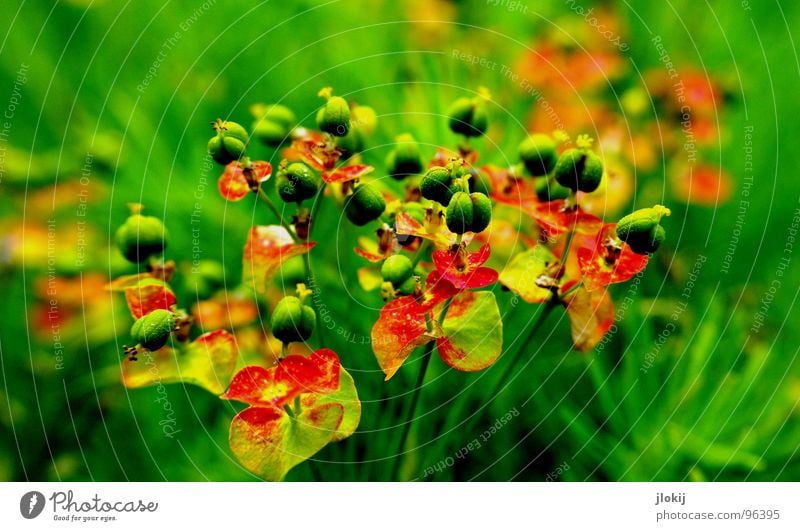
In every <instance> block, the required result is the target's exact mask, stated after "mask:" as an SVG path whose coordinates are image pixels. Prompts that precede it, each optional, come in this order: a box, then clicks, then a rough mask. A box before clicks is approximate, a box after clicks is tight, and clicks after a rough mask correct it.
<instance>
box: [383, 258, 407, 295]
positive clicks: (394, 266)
mask: <svg viewBox="0 0 800 531" xmlns="http://www.w3.org/2000/svg"><path fill="white" fill-rule="evenodd" d="M412 273H414V264H412V263H411V260H410V259H409V258H408V257H407V256H405V255H402V254H395V255H392V256H390V257H389V258H387V259H386V260H384V262H383V265H381V275H383V280H385V281H387V282H391V283H392V285H393V286H395V287H398V286H400V285H401V284H402V283H403V282H405V281H406V280H408V278H409V277H410V276H411V275H412Z"/></svg>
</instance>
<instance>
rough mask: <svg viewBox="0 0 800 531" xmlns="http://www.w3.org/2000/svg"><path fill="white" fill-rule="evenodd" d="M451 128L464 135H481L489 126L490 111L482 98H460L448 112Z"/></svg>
mask: <svg viewBox="0 0 800 531" xmlns="http://www.w3.org/2000/svg"><path fill="white" fill-rule="evenodd" d="M447 115H448V125H449V126H450V130H451V131H453V132H454V133H456V134H459V135H464V136H481V135H482V134H483V133H485V132H486V129H487V128H488V127H489V113H488V112H487V110H486V102H485V101H484V100H483V99H482V98H474V99H470V98H459V99H457V100H456V101H455V102H454V103H453V104H452V105H451V106H450V109H449V110H448V112H447Z"/></svg>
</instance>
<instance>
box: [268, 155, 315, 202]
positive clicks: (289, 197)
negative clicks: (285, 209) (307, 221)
mask: <svg viewBox="0 0 800 531" xmlns="http://www.w3.org/2000/svg"><path fill="white" fill-rule="evenodd" d="M275 186H276V187H277V188H278V195H279V196H281V199H283V200H284V201H286V202H287V203H300V202H302V201H305V200H306V199H311V198H312V197H314V196H315V195H317V189H318V187H319V176H318V175H317V174H316V173H315V172H314V171H312V170H311V168H309V167H308V166H306V165H305V164H303V163H302V162H292V163H290V164H288V165H286V167H282V168H281V169H280V170H278V174H277V176H276V177H275Z"/></svg>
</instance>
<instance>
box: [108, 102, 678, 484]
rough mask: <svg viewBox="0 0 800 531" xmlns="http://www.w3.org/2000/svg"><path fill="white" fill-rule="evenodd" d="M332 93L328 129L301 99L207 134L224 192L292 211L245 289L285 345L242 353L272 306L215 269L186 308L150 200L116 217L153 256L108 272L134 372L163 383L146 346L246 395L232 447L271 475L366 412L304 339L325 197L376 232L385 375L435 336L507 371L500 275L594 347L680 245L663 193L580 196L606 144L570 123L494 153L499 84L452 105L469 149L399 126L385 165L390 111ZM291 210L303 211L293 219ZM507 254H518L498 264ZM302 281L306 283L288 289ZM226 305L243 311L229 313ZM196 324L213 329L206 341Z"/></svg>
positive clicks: (325, 354)
mask: <svg viewBox="0 0 800 531" xmlns="http://www.w3.org/2000/svg"><path fill="white" fill-rule="evenodd" d="M320 96H321V97H322V98H323V100H324V102H323V104H322V105H321V106H320V108H319V109H318V111H317V114H316V124H317V129H318V130H310V129H307V128H303V127H300V126H299V125H298V124H297V123H295V114H294V113H293V112H292V111H291V110H290V109H287V108H286V107H283V106H281V105H256V106H254V107H253V108H252V110H253V113H254V115H255V120H256V121H255V123H254V125H253V127H252V129H251V131H252V133H251V132H248V130H247V129H246V128H245V127H243V126H241V125H240V124H238V123H235V122H232V121H223V120H217V121H215V122H214V124H213V127H214V136H213V137H212V138H211V140H210V141H209V143H208V150H209V153H210V155H211V156H212V157H213V159H214V160H215V161H217V162H218V163H219V164H221V165H223V166H224V170H223V171H222V174H221V176H220V178H219V183H218V184H219V191H220V193H221V195H222V196H223V197H224V198H225V199H227V200H229V201H241V200H243V199H244V198H245V197H247V196H248V195H249V194H253V196H254V199H255V200H256V201H258V202H260V203H263V204H265V205H266V206H267V207H268V208H269V209H270V210H271V211H272V213H273V215H274V216H275V218H276V224H274V225H268V226H254V227H252V228H251V229H250V233H249V234H248V238H247V242H246V244H245V247H244V250H243V255H242V257H243V265H244V274H243V280H242V286H241V288H238V289H240V290H243V291H240V293H242V292H244V293H250V294H251V298H255V299H258V300H260V301H262V302H265V303H266V304H267V306H269V307H270V310H269V313H270V319H269V321H270V326H269V330H270V331H269V337H268V338H267V337H264V338H261V339H260V340H261V341H273V342H277V343H278V344H279V345H280V348H279V350H280V352H279V353H278V354H277V355H275V356H274V357H273V358H272V359H269V358H267V357H266V356H265V357H263V358H261V359H258V360H255V361H254V362H253V360H247V361H244V360H241V359H240V356H238V355H237V344H239V343H242V342H244V341H247V338H246V336H244V335H242V334H241V330H242V328H241V326H242V325H246V324H247V323H249V322H252V321H253V320H254V319H255V317H256V314H257V312H253V311H252V306H248V305H247V304H246V302H242V300H241V298H240V299H239V300H240V304H239V306H238V307H237V308H236V309H235V310H236V311H234V310H232V309H231V307H226V308H225V311H224V312H223V311H221V310H220V304H221V303H220V302H219V301H220V300H226V301H230V300H231V299H233V300H235V297H228V296H227V295H228V293H227V292H225V291H224V290H222V292H223V293H224V294H225V295H226V296H225V297H223V298H220V297H219V296H217V295H214V293H215V292H220V286H219V275H220V271H219V268H217V267H213V265H208V267H207V268H206V269H204V270H203V271H202V272H201V273H200V274H199V278H195V282H197V286H200V287H202V289H201V288H200V287H198V289H197V291H196V293H197V294H198V304H197V305H196V306H195V308H194V309H192V310H191V311H185V310H182V309H180V308H179V306H178V303H177V298H176V296H175V294H174V292H173V291H172V289H171V288H170V280H171V272H172V270H174V265H173V264H171V262H164V261H163V259H159V258H158V256H160V255H161V254H162V253H163V252H164V250H165V248H166V245H167V240H168V237H169V235H168V233H167V230H166V229H165V228H164V226H163V224H162V223H161V222H160V221H159V220H158V219H155V218H151V217H147V216H142V215H141V212H140V209H139V208H137V209H135V211H134V213H133V215H132V216H131V217H130V218H129V219H128V220H127V221H126V222H125V223H124V224H123V225H122V226H121V227H120V229H119V230H118V232H117V244H118V246H119V248H120V250H121V251H122V254H123V255H124V256H125V257H126V258H128V259H129V260H131V261H133V262H137V263H146V264H148V265H147V268H148V269H147V271H146V272H145V273H142V274H139V275H135V276H129V277H124V278H121V279H117V280H115V281H114V282H112V283H111V284H110V288H111V289H115V290H119V291H122V292H124V294H125V297H126V301H127V303H128V306H129V308H130V311H131V313H132V315H133V317H134V318H135V319H136V322H135V323H134V325H133V328H132V329H131V336H132V338H133V341H134V343H135V345H134V346H132V347H126V353H127V355H128V356H127V359H126V360H124V361H123V373H124V378H125V384H126V385H128V386H130V387H138V386H142V385H148V384H153V383H154V380H153V377H152V373H151V372H149V371H148V370H147V368H145V367H143V366H142V364H141V363H137V361H136V360H137V357H138V356H142V355H145V356H147V357H148V358H149V359H150V360H152V362H153V363H155V364H156V365H157V366H158V368H159V373H160V381H162V382H164V381H183V382H189V383H193V384H197V385H200V386H202V387H204V388H206V389H207V390H209V391H210V392H212V393H215V394H217V395H219V396H220V398H222V399H224V400H232V401H237V402H242V403H245V404H247V407H246V408H245V409H243V410H242V411H240V412H239V413H238V414H237V415H236V416H235V417H234V418H233V420H232V422H231V426H230V445H231V449H232V451H233V453H234V455H235V456H236V457H237V458H238V459H239V461H240V462H241V463H242V465H243V466H244V467H245V468H246V469H248V470H249V471H251V472H253V473H254V474H257V475H259V476H260V477H263V478H265V479H270V480H279V479H281V478H283V477H284V476H285V474H286V473H287V472H288V471H289V470H290V469H291V468H292V467H294V466H296V465H297V464H299V463H301V462H303V461H305V460H307V459H308V458H310V457H311V456H313V455H314V454H315V453H316V452H318V451H319V450H320V449H322V448H323V447H324V446H325V445H327V444H328V443H330V442H335V441H339V440H342V439H344V438H346V437H348V436H349V435H351V434H352V433H353V432H354V431H355V429H356V427H357V425H358V421H359V417H360V411H361V409H360V403H359V400H358V394H357V392H356V386H355V383H354V381H353V379H352V377H351V376H350V375H349V374H348V373H347V371H346V370H345V369H344V368H343V367H342V364H341V363H340V360H339V357H338V356H337V354H336V353H334V352H333V351H332V350H330V349H328V348H325V346H324V345H320V346H319V348H317V349H315V350H313V352H311V353H310V354H309V353H308V351H306V352H297V351H295V352H291V351H290V347H291V346H292V345H306V344H307V343H309V342H311V341H313V338H314V335H315V328H316V322H317V312H316V310H315V307H314V306H315V302H314V301H313V299H314V297H311V295H312V294H313V292H312V291H311V290H310V289H309V286H314V279H313V276H312V271H311V268H310V265H309V264H310V262H309V253H310V252H313V249H314V248H315V245H316V242H314V241H313V239H312V237H313V228H314V226H315V224H316V223H317V222H318V220H317V219H316V216H317V214H316V208H315V207H316V206H317V205H318V204H319V203H320V202H322V201H330V202H331V203H335V204H336V205H337V208H338V209H339V211H340V212H341V213H342V214H343V215H344V217H345V218H346V219H347V220H348V221H349V222H350V223H352V224H353V225H354V226H357V227H368V228H370V229H371V230H372V234H374V236H373V237H367V236H362V237H360V238H359V239H358V241H357V242H354V243H355V245H354V252H355V253H356V254H357V255H358V256H359V257H361V258H362V259H363V260H364V265H363V267H362V268H361V269H360V270H359V271H358V274H357V277H358V281H359V282H361V284H362V286H363V287H364V288H365V289H366V290H367V291H375V292H377V293H379V294H380V296H381V297H382V298H383V300H384V305H383V307H382V309H381V310H380V311H379V312H378V315H377V316H376V319H375V322H374V324H373V326H372V330H371V339H372V346H373V350H374V354H375V357H376V360H377V364H378V366H379V367H380V368H381V369H382V371H383V372H384V375H385V378H386V379H387V380H388V379H390V378H392V377H393V376H394V375H395V374H396V373H397V371H398V370H400V368H401V367H402V366H403V364H404V362H405V360H406V359H407V358H408V357H409V355H410V354H411V353H412V352H413V351H414V350H415V349H416V348H418V347H421V346H425V354H424V355H425V356H430V355H431V354H432V352H433V349H434V347H435V348H436V351H437V352H438V354H439V356H440V357H441V358H442V360H443V361H444V362H445V363H446V364H447V365H449V366H450V367H452V368H454V369H457V370H460V371H479V370H482V369H485V368H487V367H489V366H491V365H492V364H493V363H494V362H495V361H496V360H497V359H498V358H499V356H500V355H501V353H502V350H503V322H502V318H501V311H500V308H499V306H498V300H497V298H496V296H495V293H494V291H493V289H494V288H495V285H496V284H497V283H498V282H499V284H500V285H501V286H502V287H503V288H506V289H508V290H511V291H513V292H514V293H515V294H517V295H518V296H519V297H520V298H521V299H523V300H524V301H526V302H528V303H531V304H546V305H547V307H548V308H554V307H558V306H559V305H560V306H563V308H564V309H565V310H566V312H567V315H568V316H569V321H570V323H571V327H572V340H573V343H574V346H575V348H576V349H577V350H580V351H586V350H589V349H591V348H592V347H593V346H594V345H595V344H597V342H599V341H600V340H601V339H602V337H603V335H604V334H605V333H606V331H607V330H608V328H609V327H610V325H611V318H612V314H613V310H612V306H611V304H612V303H611V299H610V297H609V295H608V292H607V290H606V288H607V286H608V285H610V284H613V283H617V282H624V281H626V280H628V279H630V278H631V277H632V276H633V275H635V274H637V273H638V272H639V271H641V270H642V269H643V268H644V267H645V266H646V265H647V262H648V256H649V255H650V253H653V252H655V251H656V250H657V249H658V247H659V246H660V245H661V244H662V243H663V242H664V240H665V232H664V229H663V227H662V226H661V221H662V218H663V217H664V216H667V215H669V210H668V209H667V208H666V207H663V206H660V205H656V206H654V207H652V208H644V209H640V210H637V211H634V212H632V213H631V214H629V215H627V216H625V217H623V218H622V219H620V220H619V221H617V222H616V223H614V222H609V221H607V220H602V219H601V218H600V217H598V216H597V215H596V214H593V213H590V212H587V211H586V210H585V209H584V208H583V207H582V204H581V202H582V198H583V197H584V196H585V195H586V194H591V193H592V192H594V191H596V190H598V189H599V188H601V187H602V186H604V183H605V181H606V180H607V179H608V172H607V168H606V165H605V162H604V160H603V156H602V153H600V152H597V151H595V150H594V149H593V146H592V139H591V138H589V137H587V136H585V135H580V136H578V137H577V138H576V139H575V141H574V142H573V141H571V140H570V139H569V138H568V137H567V136H566V135H564V134H558V135H548V134H542V133H536V134H531V135H529V136H527V137H526V138H525V139H524V140H523V141H522V143H521V144H520V146H519V150H518V153H519V156H518V161H517V162H516V163H515V164H513V165H512V166H510V167H500V166H496V165H493V164H484V165H479V164H478V159H479V153H478V150H477V149H475V148H474V147H473V145H472V143H471V142H472V141H473V140H474V139H475V138H476V137H481V136H482V135H483V134H484V133H485V132H486V131H487V129H488V128H489V126H490V115H491V112H490V110H491V98H490V96H489V94H488V93H487V92H486V91H484V90H482V91H480V92H479V94H478V95H477V96H475V97H472V98H460V99H457V100H455V101H454V103H453V104H452V106H451V108H450V109H449V111H448V115H447V123H448V126H449V128H450V129H451V131H452V132H453V133H456V134H457V135H460V137H461V138H462V140H461V142H460V145H459V146H457V147H456V148H455V150H452V151H451V150H449V149H447V148H445V147H441V148H439V149H438V150H437V151H436V153H435V154H434V155H433V156H432V157H431V158H429V159H427V160H426V158H425V157H424V155H423V147H422V145H420V144H419V143H417V141H416V140H415V139H414V137H413V136H411V135H410V134H407V133H404V134H400V135H398V136H397V137H396V142H395V144H394V145H393V147H392V149H391V151H390V152H389V153H388V155H387V156H386V160H385V164H384V167H383V168H382V171H381V172H376V168H375V166H373V165H370V164H366V163H365V162H364V160H363V159H362V151H363V150H364V149H365V146H366V145H367V143H368V142H369V140H370V137H371V135H372V134H373V132H374V130H375V125H376V119H375V116H376V113H375V112H374V111H373V110H372V109H370V108H369V107H366V106H356V105H354V104H350V103H348V102H347V101H346V100H345V99H343V98H341V97H338V96H334V95H333V93H332V91H331V89H323V90H322V91H320ZM254 140H255V141H260V142H262V143H263V144H264V145H266V146H269V147H271V148H274V149H276V150H278V151H277V152H276V153H279V154H280V160H279V161H278V162H277V163H276V167H277V171H276V172H275V178H274V181H275V194H274V195H273V196H272V197H275V196H277V197H278V198H280V200H281V201H283V202H284V205H283V208H282V209H280V208H278V207H277V206H276V204H275V203H274V202H273V199H272V197H271V196H270V194H269V193H267V190H265V184H266V183H268V182H269V181H270V180H271V179H272V177H273V166H272V164H271V163H270V162H266V161H255V160H251V159H250V158H249V156H248V146H249V144H250V142H252V141H254ZM490 156H491V154H490ZM376 173H377V174H379V175H385V176H387V177H388V178H387V179H379V178H377V177H376V176H375V175H376ZM310 201H313V203H312V205H311V207H310V208H309V207H308V206H307V204H308V202H310ZM292 209H293V212H294V213H293V215H292V217H291V218H286V217H284V215H283V212H286V211H287V210H288V211H289V212H290V213H291V212H292ZM512 219H517V220H518V222H517V223H512V222H511V221H510V220H512ZM495 250H498V251H499V253H500V256H501V257H502V259H495V261H494V263H493V262H492V258H493V256H492V253H493V251H495ZM298 260H299V261H300V263H298V262H297V261H298ZM503 260H505V263H504V262H503ZM498 265H499V266H502V267H498ZM295 266H296V267H295ZM278 272H281V275H282V276H283V277H284V291H283V292H282V293H275V292H274V291H271V290H270V286H271V285H272V282H273V278H274V277H275V276H276V274H277V273H278ZM286 289H288V290H289V291H293V292H294V294H291V295H284V293H285V290H286ZM201 293H202V295H201ZM215 301H216V302H215ZM227 304H231V303H230V302H228V303H227ZM221 314H227V315H228V316H230V315H232V314H235V315H240V316H241V320H240V321H239V322H238V324H234V323H232V322H229V323H225V322H224V320H223V319H221V318H220V317H219V316H220V315H221ZM195 324H200V325H201V327H202V328H203V330H207V329H209V328H213V329H212V330H211V331H206V332H205V333H203V334H202V335H199V337H196V338H194V339H193V340H192V337H194V336H193V333H192V328H193V325H195ZM246 328H247V327H245V329H246ZM229 330H230V331H229ZM256 341H259V339H256ZM309 350H310V349H309ZM237 367H240V368H239V369H238V370H236V369H237Z"/></svg>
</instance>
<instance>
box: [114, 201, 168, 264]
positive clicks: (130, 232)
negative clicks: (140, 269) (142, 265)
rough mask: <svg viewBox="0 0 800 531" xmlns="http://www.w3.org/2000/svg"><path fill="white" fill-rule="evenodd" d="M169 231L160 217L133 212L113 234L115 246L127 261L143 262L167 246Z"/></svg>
mask: <svg viewBox="0 0 800 531" xmlns="http://www.w3.org/2000/svg"><path fill="white" fill-rule="evenodd" d="M168 241H169V232H167V229H166V227H164V224H163V223H162V222H161V220H160V219H158V218H154V217H152V216H142V215H141V214H138V213H136V214H134V215H132V216H130V217H129V218H128V219H126V220H125V223H123V224H122V225H121V226H120V228H118V229H117V232H116V233H115V235H114V242H115V243H116V245H117V248H118V249H119V251H120V252H121V253H122V256H124V257H125V258H126V259H127V260H128V261H130V262H136V263H138V262H144V261H145V260H147V259H148V258H150V257H151V256H153V255H157V254H161V253H162V252H164V249H166V247H167V243H168Z"/></svg>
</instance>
